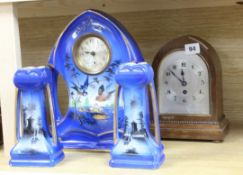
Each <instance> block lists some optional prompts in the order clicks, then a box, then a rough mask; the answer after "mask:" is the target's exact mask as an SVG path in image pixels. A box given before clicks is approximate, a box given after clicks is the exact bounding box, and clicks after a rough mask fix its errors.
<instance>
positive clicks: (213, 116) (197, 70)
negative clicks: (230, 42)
mask: <svg viewBox="0 0 243 175" xmlns="http://www.w3.org/2000/svg"><path fill="white" fill-rule="evenodd" d="M153 68H154V71H155V83H156V88H157V96H158V102H159V115H160V128H161V134H162V136H163V138H176V139H197V140H212V141H222V140H223V139H224V136H225V134H226V133H227V130H228V126H229V122H228V120H227V119H226V118H225V115H224V114H223V104H222V101H223V97H222V78H221V64H220V60H219V57H218V56H217V54H216V51H215V50H214V48H213V47H212V46H211V45H210V44H209V43H207V42H206V41H204V40H202V39H200V38H198V37H195V36H182V37H179V38H176V39H174V40H172V41H170V42H168V43H167V44H166V45H165V46H163V47H162V48H161V49H160V50H159V52H158V53H157V55H156V56H155V58H154V61H153Z"/></svg>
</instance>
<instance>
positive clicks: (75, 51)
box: [72, 34, 111, 75]
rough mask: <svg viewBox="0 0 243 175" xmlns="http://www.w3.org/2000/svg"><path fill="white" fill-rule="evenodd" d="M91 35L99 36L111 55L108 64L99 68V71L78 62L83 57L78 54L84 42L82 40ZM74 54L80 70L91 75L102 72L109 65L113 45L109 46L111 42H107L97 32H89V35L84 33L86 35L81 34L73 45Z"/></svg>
mask: <svg viewBox="0 0 243 175" xmlns="http://www.w3.org/2000/svg"><path fill="white" fill-rule="evenodd" d="M89 37H96V38H99V39H100V40H102V41H103V42H104V43H105V45H106V47H107V48H108V50H109V55H108V56H109V58H108V59H109V60H108V62H107V64H106V65H105V66H104V67H103V69H102V70H99V71H90V70H88V69H87V68H85V67H83V66H81V65H80V64H79V63H78V59H81V57H80V56H79V55H78V54H77V49H78V48H79V46H80V44H81V43H82V41H84V40H85V39H87V38H89ZM72 54H73V60H74V63H75V65H76V66H77V67H78V68H79V70H80V71H82V72H84V73H86V74H90V75H96V74H100V73H102V72H104V70H105V69H106V68H107V67H108V65H109V64H110V62H111V47H110V46H109V44H108V43H107V41H106V40H105V39H104V38H103V37H101V36H99V35H97V34H87V35H84V36H81V37H80V38H78V39H77V40H76V42H75V44H74V46H73V49H72Z"/></svg>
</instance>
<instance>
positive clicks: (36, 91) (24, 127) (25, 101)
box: [9, 67, 64, 166]
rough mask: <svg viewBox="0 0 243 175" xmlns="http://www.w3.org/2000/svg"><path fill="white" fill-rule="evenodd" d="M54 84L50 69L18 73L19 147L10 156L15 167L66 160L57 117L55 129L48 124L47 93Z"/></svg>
mask: <svg viewBox="0 0 243 175" xmlns="http://www.w3.org/2000/svg"><path fill="white" fill-rule="evenodd" d="M52 81H53V80H52V76H51V71H50V69H49V68H48V67H37V68H32V67H31V68H24V69H19V70H18V71H17V72H16V73H15V76H14V84H15V86H16V87H17V88H18V96H17V110H16V115H17V116H16V117H17V120H16V121H17V144H16V145H15V146H14V147H13V149H12V150H11V152H10V155H11V160H10V162H9V164H10V165H11V166H54V165H55V164H57V163H58V162H60V161H61V160H62V159H63V158H64V153H63V147H62V145H61V144H60V143H59V141H58V139H57V135H56V131H55V126H56V124H55V120H54V116H51V117H52V118H51V123H52V128H49V127H48V123H47V116H46V115H47V114H46V109H47V108H46V104H47V102H46V99H45V98H46V97H45V90H48V86H49V84H50V83H52ZM48 98H49V100H50V101H49V103H52V101H51V98H50V96H49V97H48ZM50 107H51V106H50ZM50 131H52V133H51V132H50Z"/></svg>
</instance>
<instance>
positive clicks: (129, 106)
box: [110, 62, 165, 168]
mask: <svg viewBox="0 0 243 175" xmlns="http://www.w3.org/2000/svg"><path fill="white" fill-rule="evenodd" d="M115 79H116V82H117V84H118V88H117V93H116V94H117V97H116V104H117V106H119V104H118V103H119V100H118V99H120V95H121V96H122V99H123V103H124V113H119V112H118V113H117V112H116V111H117V107H115V116H114V118H115V121H116V122H115V127H114V129H115V131H114V132H115V135H114V136H115V138H114V139H115V142H116V144H115V146H114V148H113V149H112V152H111V161H110V166H111V167H124V168H159V167H160V165H161V164H162V162H163V161H164V158H165V156H164V154H163V145H162V144H161V141H160V131H159V121H158V120H159V118H158V112H157V100H156V93H155V89H154V82H153V70H152V67H151V66H150V65H149V64H147V63H145V62H142V63H125V64H121V65H120V66H119V68H118V70H117V73H116V75H115ZM148 89H150V93H149V91H148ZM148 94H151V99H152V102H153V103H152V106H153V116H154V122H155V136H153V135H152V134H151V133H150V131H149V128H150V110H149V97H148ZM120 115H122V116H120ZM121 117H122V118H125V120H124V121H119V120H117V118H118V119H119V118H121ZM120 122H123V123H124V125H125V126H124V131H123V134H122V135H121V136H120V135H119V134H118V129H117V125H120Z"/></svg>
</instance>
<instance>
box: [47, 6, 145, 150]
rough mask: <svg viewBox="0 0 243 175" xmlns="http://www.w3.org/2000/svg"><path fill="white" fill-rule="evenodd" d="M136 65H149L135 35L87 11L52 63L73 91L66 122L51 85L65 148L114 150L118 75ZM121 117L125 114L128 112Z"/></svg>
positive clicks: (66, 34) (54, 52)
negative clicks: (125, 66) (125, 67)
mask: <svg viewBox="0 0 243 175" xmlns="http://www.w3.org/2000/svg"><path fill="white" fill-rule="evenodd" d="M131 61H136V62H140V61H143V57H142V54H141V52H140V50H139V48H138V46H137V44H136V43H135V41H134V40H133V38H132V37H131V35H130V34H129V33H128V32H127V31H126V29H125V28H124V27H123V26H122V25H121V24H120V23H119V22H117V21H116V20H115V19H114V18H112V17H111V16H109V15H107V14H105V13H103V12H100V11H95V10H87V11H85V12H83V13H82V14H81V15H79V16H77V17H76V18H75V19H74V20H73V21H72V22H71V23H70V24H69V25H68V26H67V27H66V28H65V30H64V31H63V32H62V34H61V35H60V37H59V39H58V40H57V42H56V44H55V46H54V47H53V50H52V52H51V54H50V59H49V65H50V66H51V67H52V68H53V72H52V73H53V77H54V78H55V79H56V81H57V77H58V76H62V77H63V79H64V80H65V82H66V85H67V89H68V92H69V105H68V110H67V112H66V115H65V116H64V117H62V115H61V113H60V110H59V104H58V100H57V82H54V84H53V85H52V86H51V90H52V96H53V98H54V109H55V110H54V113H55V116H56V122H57V133H58V136H59V137H60V139H61V143H63V145H64V147H65V148H74V149H95V150H109V149H111V147H112V146H113V106H114V98H115V86H116V83H115V79H114V75H115V72H116V70H117V68H118V66H119V65H120V64H122V63H126V62H131ZM118 112H119V113H122V112H123V109H122V107H120V108H119V110H118ZM120 116H122V115H120ZM119 119H120V120H124V119H123V118H122V117H121V118H119ZM119 128H120V129H122V128H123V126H122V125H119Z"/></svg>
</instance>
